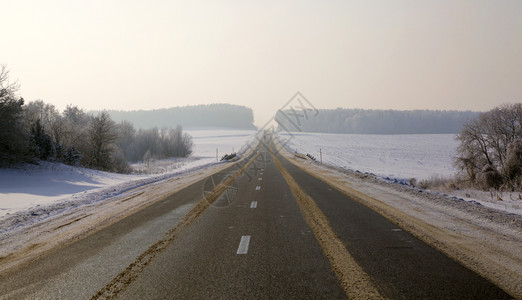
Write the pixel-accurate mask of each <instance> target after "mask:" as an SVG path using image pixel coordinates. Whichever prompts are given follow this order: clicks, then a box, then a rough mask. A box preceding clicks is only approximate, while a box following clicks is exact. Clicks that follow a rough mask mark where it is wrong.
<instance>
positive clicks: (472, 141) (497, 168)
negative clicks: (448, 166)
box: [455, 103, 522, 188]
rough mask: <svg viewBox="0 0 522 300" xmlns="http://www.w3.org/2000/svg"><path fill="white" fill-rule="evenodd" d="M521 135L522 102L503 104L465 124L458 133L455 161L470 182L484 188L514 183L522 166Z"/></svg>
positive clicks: (512, 184)
mask: <svg viewBox="0 0 522 300" xmlns="http://www.w3.org/2000/svg"><path fill="white" fill-rule="evenodd" d="M521 139H522V104H521V103H517V104H505V105H501V106H499V107H496V108H494V109H492V110H491V111H488V112H485V113H482V114H480V115H479V117H478V118H477V119H473V120H469V121H467V122H466V123H465V124H464V126H463V127H462V130H461V132H460V134H458V135H457V140H458V141H459V142H460V144H459V146H458V148H457V156H456V157H455V165H456V167H457V168H458V169H459V170H460V171H462V173H463V174H465V175H466V177H467V178H468V179H469V180H470V182H471V183H473V184H479V185H481V186H482V187H483V188H491V187H493V188H498V187H499V186H500V184H502V183H504V184H507V185H509V186H511V187H513V186H515V185H517V182H516V180H517V178H518V177H519V174H518V173H517V172H518V171H517V170H519V169H521V168H522V167H520V166H519V165H517V163H518V164H519V163H520V160H519V159H518V155H519V153H521V152H522V149H520V147H521V146H522V143H520V142H519V141H520V140H521ZM508 149H510V151H509V153H508ZM508 154H509V159H508ZM518 180H520V179H518ZM518 185H519V184H518Z"/></svg>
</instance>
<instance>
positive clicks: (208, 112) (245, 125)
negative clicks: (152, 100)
mask: <svg viewBox="0 0 522 300" xmlns="http://www.w3.org/2000/svg"><path fill="white" fill-rule="evenodd" d="M106 112H107V113H108V114H109V115H110V116H111V118H112V119H113V120H114V121H116V122H118V123H119V122H122V121H128V122H130V123H132V124H133V125H134V127H136V128H141V129H150V128H154V127H157V128H163V127H167V128H170V127H176V126H177V125H181V126H183V127H185V128H187V127H219V128H233V129H256V127H255V126H254V114H253V112H252V109H251V108H248V107H245V106H240V105H232V104H208V105H193V106H180V107H173V108H165V109H155V110H135V111H117V110H109V111H106Z"/></svg>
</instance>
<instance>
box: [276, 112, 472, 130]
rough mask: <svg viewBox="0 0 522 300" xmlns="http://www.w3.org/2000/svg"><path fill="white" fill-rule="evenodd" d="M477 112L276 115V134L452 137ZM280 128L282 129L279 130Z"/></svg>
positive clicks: (296, 113) (294, 113)
mask: <svg viewBox="0 0 522 300" xmlns="http://www.w3.org/2000/svg"><path fill="white" fill-rule="evenodd" d="M479 114H480V113H479V112H472V111H440V110H406V111H401V110H364V109H342V108H337V109H320V110H318V111H311V110H308V111H306V113H305V111H299V110H294V111H292V110H285V111H279V112H278V113H277V114H276V119H277V121H278V122H279V123H280V124H282V127H281V128H280V130H289V131H304V132H322V133H352V134H436V133H437V134H442V133H446V134H452V133H459V132H460V130H461V128H462V125H463V124H464V122H466V121H467V120H468V119H475V118H477V117H478V116H479ZM283 127H284V128H283Z"/></svg>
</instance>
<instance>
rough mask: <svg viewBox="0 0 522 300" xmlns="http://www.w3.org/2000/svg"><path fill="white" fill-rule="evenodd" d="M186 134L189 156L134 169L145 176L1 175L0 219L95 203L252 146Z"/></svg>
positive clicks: (247, 134)
mask: <svg viewBox="0 0 522 300" xmlns="http://www.w3.org/2000/svg"><path fill="white" fill-rule="evenodd" d="M187 133H189V134H190V135H192V136H193V138H194V139H193V141H194V145H195V146H194V153H193V154H192V156H191V157H189V158H186V159H170V160H160V161H152V162H150V163H148V164H143V163H142V164H136V165H134V167H135V168H137V169H140V170H141V172H140V173H143V172H146V173H147V174H145V175H143V174H141V175H137V174H131V175H122V174H114V173H107V172H101V171H95V170H90V169H85V168H76V167H71V166H67V165H64V164H56V163H47V162H43V163H41V164H40V165H38V166H37V165H25V166H23V167H20V168H18V169H0V218H2V217H3V216H6V215H8V214H13V213H15V212H19V211H24V210H32V209H35V208H38V207H42V206H47V205H60V203H61V202H64V201H71V200H72V199H74V201H84V200H86V199H91V198H92V199H96V198H99V197H102V196H100V195H101V194H100V193H103V190H106V189H108V188H109V187H111V186H117V187H118V190H126V189H129V188H132V187H136V186H137V185H138V186H139V185H144V184H147V183H152V182H155V181H158V180H163V179H165V178H168V177H169V176H175V175H179V174H180V173H181V172H186V171H188V170H194V169H198V168H201V167H203V166H207V165H210V164H215V163H217V160H216V149H218V152H219V156H220V158H221V156H222V155H223V154H225V153H231V152H232V151H236V152H237V151H241V150H244V147H245V145H246V143H247V142H252V141H253V139H254V138H253V135H254V134H255V133H256V132H255V131H240V130H191V131H187ZM94 194H96V195H98V196H95V195H94ZM112 194H114V193H111V195H112ZM103 197H106V196H103ZM103 197H102V198H103ZM98 200H99V199H98ZM93 201H94V200H93Z"/></svg>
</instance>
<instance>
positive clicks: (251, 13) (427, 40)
mask: <svg viewBox="0 0 522 300" xmlns="http://www.w3.org/2000/svg"><path fill="white" fill-rule="evenodd" d="M0 7H1V9H2V16H1V17H0V33H1V35H0V63H2V64H5V65H7V67H8V68H9V69H10V70H11V79H12V80H18V82H19V83H20V85H21V89H20V95H21V96H23V97H24V98H25V99H26V100H28V101H31V100H36V99H42V100H44V101H45V102H47V103H52V104H54V105H55V106H56V107H57V108H58V109H60V110H61V109H63V108H65V106H66V105H67V104H74V105H78V106H80V107H82V108H85V109H87V110H91V109H97V110H99V109H122V110H135V109H153V108H167V107H173V106H180V105H189V104H206V103H215V102H227V103H234V104H242V105H246V106H249V107H251V108H253V109H254V113H255V119H256V124H257V125H262V124H263V123H264V122H265V121H267V120H268V119H269V118H270V117H271V116H272V115H273V114H274V113H275V111H276V110H277V109H278V108H279V107H281V106H282V105H283V104H284V103H285V102H286V101H287V100H288V99H289V98H290V97H291V96H293V95H294V94H295V92H297V91H301V92H302V93H303V94H304V95H305V96H306V97H307V98H308V99H309V100H310V102H311V103H313V104H314V105H315V106H316V107H318V108H336V107H345V108H372V109H373V108H378V109H390V108H391V109H458V110H467V109H471V110H489V109H491V108H493V107H495V106H497V105H499V104H502V103H507V102H510V103H513V102H522V1H520V0H512V1H503V0H499V1H492V0H471V1H459V0H448V1H443V0H436V1H419V0H412V1H390V0H383V1H159V0H154V1H150V0H149V1H145V0H139V1H138V0H132V1H130V0H121V1H111V0H102V1H99V0H90V1H74V0H64V1H49V0H46V1H40V0H35V1H26V0H15V1H11V0H7V1H6V0H0Z"/></svg>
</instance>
